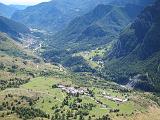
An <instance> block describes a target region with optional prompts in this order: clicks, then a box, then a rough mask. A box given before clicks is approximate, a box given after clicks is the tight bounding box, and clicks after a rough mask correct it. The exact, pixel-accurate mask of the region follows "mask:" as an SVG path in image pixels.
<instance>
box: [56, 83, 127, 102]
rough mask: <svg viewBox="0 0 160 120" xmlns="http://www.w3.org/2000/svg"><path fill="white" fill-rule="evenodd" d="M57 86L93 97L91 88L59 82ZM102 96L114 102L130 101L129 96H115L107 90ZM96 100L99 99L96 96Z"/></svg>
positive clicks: (66, 90)
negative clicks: (123, 97)
mask: <svg viewBox="0 0 160 120" xmlns="http://www.w3.org/2000/svg"><path fill="white" fill-rule="evenodd" d="M57 88H60V89H61V90H62V91H64V92H66V93H67V94H70V95H72V96H78V95H87V96H90V97H93V96H92V95H91V93H90V92H89V90H88V89H87V88H85V87H71V86H65V85H62V84H59V85H57ZM102 97H104V98H106V99H107V100H111V101H113V102H118V103H124V102H127V101H128V98H125V99H122V98H118V97H114V96H111V94H109V93H106V92H103V93H102ZM94 100H96V101H99V100H97V99H95V98H94Z"/></svg>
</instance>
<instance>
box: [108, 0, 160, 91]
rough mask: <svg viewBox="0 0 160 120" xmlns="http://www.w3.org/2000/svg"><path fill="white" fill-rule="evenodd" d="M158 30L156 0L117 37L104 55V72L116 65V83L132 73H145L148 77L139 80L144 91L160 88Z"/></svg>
mask: <svg viewBox="0 0 160 120" xmlns="http://www.w3.org/2000/svg"><path fill="white" fill-rule="evenodd" d="M159 31H160V1H159V0H158V1H157V2H156V3H155V4H154V5H152V6H148V7H146V8H145V10H144V11H142V13H141V14H140V15H139V16H138V17H137V18H136V20H135V21H134V22H133V23H132V24H131V25H130V26H129V27H127V28H126V29H124V30H123V32H122V33H121V34H120V37H119V40H118V41H117V43H116V44H115V46H114V47H113V50H112V51H111V53H110V54H109V55H108V56H107V60H106V61H107V62H108V63H107V62H106V71H108V70H111V71H113V69H116V68H115V67H118V68H117V70H114V72H117V74H118V75H117V76H118V77H117V81H118V82H122V81H125V80H126V79H127V78H128V77H129V76H131V75H136V74H139V73H141V74H143V75H144V74H146V73H147V74H148V76H147V78H146V77H145V78H143V79H142V81H141V82H139V83H138V87H140V88H143V89H146V90H154V89H156V90H160V88H159V83H160V82H159V81H160V79H159V73H160V71H159V69H158V68H159V64H160V63H159V61H160V57H159V56H160V32H159ZM107 67H108V68H107ZM107 69H108V70H107ZM113 76H114V75H113ZM114 77H115V76H114Z"/></svg>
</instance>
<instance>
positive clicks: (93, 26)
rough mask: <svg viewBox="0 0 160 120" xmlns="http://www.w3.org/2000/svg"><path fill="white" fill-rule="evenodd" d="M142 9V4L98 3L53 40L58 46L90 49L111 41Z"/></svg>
mask: <svg viewBox="0 0 160 120" xmlns="http://www.w3.org/2000/svg"><path fill="white" fill-rule="evenodd" d="M141 10H142V7H141V6H137V5H130V4H128V5H126V6H125V7H117V6H112V5H103V4H101V5H98V6H97V7H96V8H95V9H93V10H92V11H90V12H89V13H87V14H85V15H83V16H80V17H77V18H75V19H74V20H72V21H71V22H70V23H69V25H68V26H67V28H65V29H64V30H63V31H60V32H58V33H57V34H55V35H54V36H53V37H52V38H53V39H52V40H51V42H53V44H56V46H67V47H68V48H74V49H78V48H82V46H83V49H90V47H93V46H96V47H98V45H103V44H106V43H108V42H110V41H111V40H112V39H113V38H112V37H113V36H116V35H118V33H119V32H120V31H121V30H122V28H124V27H125V26H127V25H128V24H129V23H130V22H131V21H132V20H134V19H135V17H136V16H137V15H138V14H139V12H140V11H141Z"/></svg>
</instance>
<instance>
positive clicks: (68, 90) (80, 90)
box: [57, 85, 88, 96]
mask: <svg viewBox="0 0 160 120" xmlns="http://www.w3.org/2000/svg"><path fill="white" fill-rule="evenodd" d="M57 87H58V88H60V89H61V90H62V91H65V92H66V93H68V94H70V95H74V96H75V95H78V94H79V95H84V94H85V95H88V90H87V89H86V88H81V87H80V88H76V87H69V86H65V85H58V86H57Z"/></svg>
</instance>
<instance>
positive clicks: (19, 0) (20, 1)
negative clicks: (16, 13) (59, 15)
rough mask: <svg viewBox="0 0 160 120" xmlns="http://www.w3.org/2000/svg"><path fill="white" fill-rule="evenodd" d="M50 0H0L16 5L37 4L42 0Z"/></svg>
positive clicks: (0, 1)
mask: <svg viewBox="0 0 160 120" xmlns="http://www.w3.org/2000/svg"><path fill="white" fill-rule="evenodd" d="M47 1H50V0H0V3H4V4H7V5H9V4H16V5H35V4H38V3H41V2H47Z"/></svg>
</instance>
